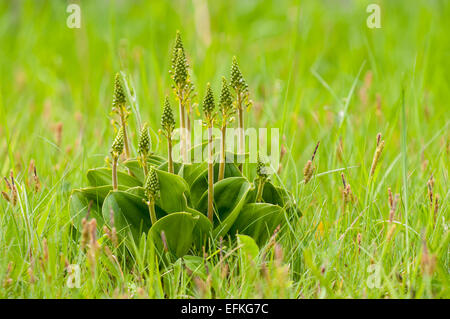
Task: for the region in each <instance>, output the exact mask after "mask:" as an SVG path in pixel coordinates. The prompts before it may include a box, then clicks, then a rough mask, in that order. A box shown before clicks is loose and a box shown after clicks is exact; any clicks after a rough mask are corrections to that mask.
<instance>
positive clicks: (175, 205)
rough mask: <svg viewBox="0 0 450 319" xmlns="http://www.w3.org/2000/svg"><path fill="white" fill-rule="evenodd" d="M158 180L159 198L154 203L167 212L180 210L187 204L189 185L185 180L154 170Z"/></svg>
mask: <svg viewBox="0 0 450 319" xmlns="http://www.w3.org/2000/svg"><path fill="white" fill-rule="evenodd" d="M156 174H157V175H158V180H159V187H160V191H159V194H160V196H159V198H158V199H157V201H156V205H157V206H159V207H161V208H162V209H163V210H164V211H165V212H166V213H167V214H170V213H174V212H182V211H185V210H186V207H187V206H188V200H189V199H190V198H189V197H190V194H189V186H188V184H187V183H186V181H185V180H184V179H183V178H182V177H180V176H178V175H175V174H171V173H168V172H164V171H161V170H159V169H157V170H156Z"/></svg>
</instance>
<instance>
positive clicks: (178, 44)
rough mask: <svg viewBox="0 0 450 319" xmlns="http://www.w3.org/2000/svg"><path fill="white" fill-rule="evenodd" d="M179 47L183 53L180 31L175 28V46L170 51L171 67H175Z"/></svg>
mask: <svg viewBox="0 0 450 319" xmlns="http://www.w3.org/2000/svg"><path fill="white" fill-rule="evenodd" d="M179 49H181V50H182V51H183V53H184V46H183V41H182V40H181V33H180V31H178V30H177V34H176V36H175V46H174V47H173V52H172V68H173V69H175V65H176V62H177V55H178V50H179Z"/></svg>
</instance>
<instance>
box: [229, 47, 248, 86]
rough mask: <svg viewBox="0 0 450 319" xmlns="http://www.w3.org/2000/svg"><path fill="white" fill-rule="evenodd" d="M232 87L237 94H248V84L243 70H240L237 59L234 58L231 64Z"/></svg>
mask: <svg viewBox="0 0 450 319" xmlns="http://www.w3.org/2000/svg"><path fill="white" fill-rule="evenodd" d="M230 82H231V87H233V88H234V89H235V90H236V91H237V92H246V91H248V85H247V82H245V79H244V77H243V76H242V73H241V70H240V69H239V66H238V63H237V59H236V57H235V56H233V60H232V63H231V80H230Z"/></svg>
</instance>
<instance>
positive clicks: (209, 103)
mask: <svg viewBox="0 0 450 319" xmlns="http://www.w3.org/2000/svg"><path fill="white" fill-rule="evenodd" d="M215 107H216V106H215V103H214V95H213V91H212V89H211V85H210V84H209V83H208V84H207V86H206V95H205V98H204V99H203V112H204V113H205V115H206V117H211V116H212V113H213V111H214V108H215Z"/></svg>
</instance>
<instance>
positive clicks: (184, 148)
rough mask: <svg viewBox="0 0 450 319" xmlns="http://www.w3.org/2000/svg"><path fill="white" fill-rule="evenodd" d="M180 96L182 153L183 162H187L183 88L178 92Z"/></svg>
mask: <svg viewBox="0 0 450 319" xmlns="http://www.w3.org/2000/svg"><path fill="white" fill-rule="evenodd" d="M178 92H180V93H179V96H178V100H179V108H180V153H181V158H182V160H183V162H187V160H186V135H185V133H186V131H185V130H186V126H185V124H186V118H185V107H184V104H183V93H182V90H181V88H180V89H179V90H178Z"/></svg>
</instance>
